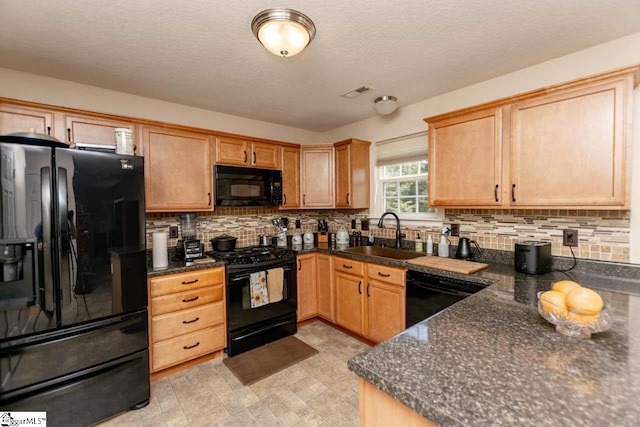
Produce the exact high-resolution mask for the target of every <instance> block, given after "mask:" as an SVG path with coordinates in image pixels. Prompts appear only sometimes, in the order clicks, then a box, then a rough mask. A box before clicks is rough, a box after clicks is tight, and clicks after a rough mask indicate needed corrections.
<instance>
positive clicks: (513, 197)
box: [511, 184, 516, 202]
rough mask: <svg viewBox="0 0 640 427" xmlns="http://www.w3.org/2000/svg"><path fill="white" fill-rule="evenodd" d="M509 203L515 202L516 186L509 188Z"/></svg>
mask: <svg viewBox="0 0 640 427" xmlns="http://www.w3.org/2000/svg"><path fill="white" fill-rule="evenodd" d="M511 201H512V202H515V201H516V185H515V184H513V185H512V186H511Z"/></svg>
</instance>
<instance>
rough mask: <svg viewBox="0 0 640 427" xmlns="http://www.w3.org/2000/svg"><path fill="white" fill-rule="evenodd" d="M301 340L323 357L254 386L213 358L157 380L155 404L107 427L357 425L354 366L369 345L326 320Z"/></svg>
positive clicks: (304, 330) (104, 426)
mask: <svg viewBox="0 0 640 427" xmlns="http://www.w3.org/2000/svg"><path fill="white" fill-rule="evenodd" d="M296 337H298V338H299V339H301V340H302V341H304V342H306V343H307V344H309V345H311V346H312V347H314V348H316V349H317V350H318V354H315V355H314V356H311V357H310V358H308V359H305V360H303V361H301V362H299V363H297V364H296V365H293V366H291V367H289V368H287V369H285V370H284V371H281V372H278V373H277V374H274V375H272V376H270V377H268V378H265V379H263V380H261V381H258V382H257V383H255V384H252V385H250V386H243V385H242V383H241V382H240V381H238V379H237V378H236V377H235V376H234V375H233V373H231V371H229V370H228V369H227V367H226V366H225V365H224V364H223V363H222V358H218V359H215V360H211V361H208V362H205V363H202V364H200V365H197V366H194V367H192V368H190V369H186V370H184V371H181V372H178V373H176V374H173V375H170V376H167V377H165V378H162V379H160V380H157V381H154V382H152V383H151V401H150V403H149V406H147V407H145V408H143V409H140V410H137V411H128V412H126V413H124V414H122V415H119V416H117V417H114V418H112V419H110V420H108V421H106V422H104V423H102V424H99V426H100V427H116V426H117V427H121V426H193V427H199V426H242V427H244V426H331V427H340V426H357V425H358V380H357V377H356V376H355V375H354V374H353V373H351V372H350V371H349V370H348V369H347V360H349V359H350V358H351V357H353V356H355V355H357V354H359V353H361V352H363V351H364V350H366V349H367V348H368V347H367V345H366V344H363V343H361V342H360V341H358V340H356V339H354V338H351V337H349V336H347V335H345V334H343V333H341V332H339V331H337V330H335V329H333V328H332V327H330V326H328V325H326V324H324V323H322V322H314V323H312V324H310V325H307V326H304V327H302V328H300V329H298V333H297V334H296Z"/></svg>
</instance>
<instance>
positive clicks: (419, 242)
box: [414, 234, 422, 252]
mask: <svg viewBox="0 0 640 427" xmlns="http://www.w3.org/2000/svg"><path fill="white" fill-rule="evenodd" d="M414 249H415V251H416V252H422V239H421V238H420V235H419V234H418V237H416V244H415V248H414Z"/></svg>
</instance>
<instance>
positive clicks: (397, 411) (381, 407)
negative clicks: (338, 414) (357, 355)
mask: <svg viewBox="0 0 640 427" xmlns="http://www.w3.org/2000/svg"><path fill="white" fill-rule="evenodd" d="M359 395H360V425H361V426H366V427H387V426H403V427H436V426H437V424H435V423H433V422H431V421H429V420H428V419H427V418H425V417H423V416H422V415H420V414H418V413H417V412H416V411H414V410H413V409H410V408H409V407H408V406H406V405H404V404H402V403H400V402H399V401H397V400H396V399H394V398H393V397H391V396H389V395H388V394H386V393H385V392H383V391H381V390H380V389H378V388H376V387H375V386H373V385H371V384H369V383H368V382H366V381H365V380H363V379H360V393H359Z"/></svg>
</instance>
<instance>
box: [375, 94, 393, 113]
mask: <svg viewBox="0 0 640 427" xmlns="http://www.w3.org/2000/svg"><path fill="white" fill-rule="evenodd" d="M373 108H375V109H376V111H377V112H378V114H381V115H383V116H386V115H389V114H391V113H393V112H394V111H396V109H397V108H398V98H396V97H395V96H391V95H384V96H380V97H378V98H376V99H375V101H373Z"/></svg>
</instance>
